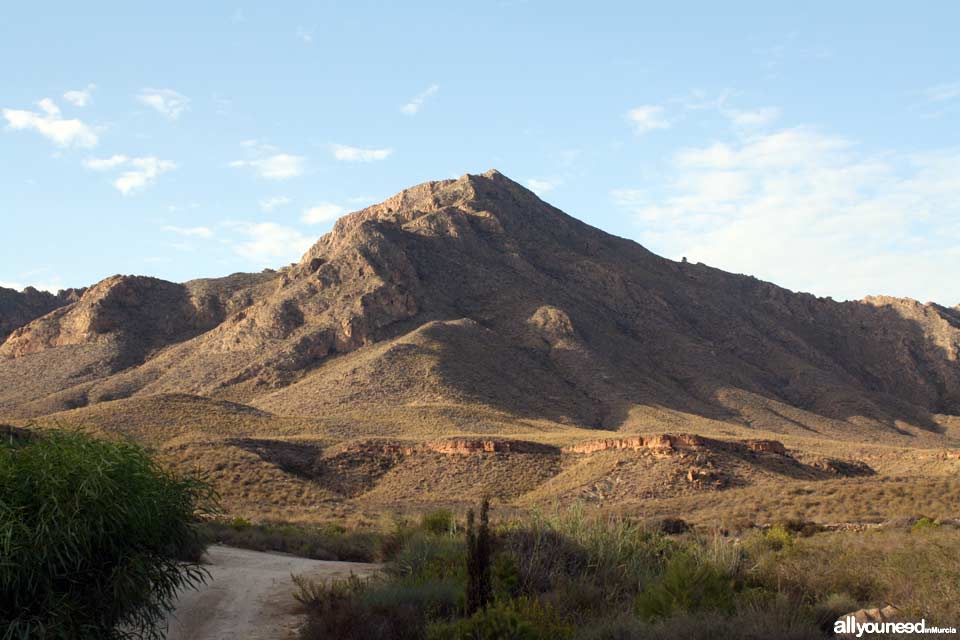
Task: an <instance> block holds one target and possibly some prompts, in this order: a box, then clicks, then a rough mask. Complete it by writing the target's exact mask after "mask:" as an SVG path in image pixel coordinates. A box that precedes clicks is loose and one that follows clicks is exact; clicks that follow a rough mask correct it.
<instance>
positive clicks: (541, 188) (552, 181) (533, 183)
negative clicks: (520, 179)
mask: <svg viewBox="0 0 960 640" xmlns="http://www.w3.org/2000/svg"><path fill="white" fill-rule="evenodd" d="M526 184H527V188H528V189H530V190H531V191H533V192H534V193H536V194H537V195H542V194H544V193H546V192H548V191H552V190H553V189H555V188H557V187H559V186H560V185H561V184H563V180H560V179H559V178H530V179H529V180H527V181H526Z"/></svg>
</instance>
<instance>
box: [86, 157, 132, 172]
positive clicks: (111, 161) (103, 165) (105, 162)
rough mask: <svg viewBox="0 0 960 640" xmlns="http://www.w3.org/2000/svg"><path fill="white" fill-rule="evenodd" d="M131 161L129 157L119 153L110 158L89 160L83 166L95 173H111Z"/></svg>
mask: <svg viewBox="0 0 960 640" xmlns="http://www.w3.org/2000/svg"><path fill="white" fill-rule="evenodd" d="M129 159H130V158H128V157H127V156H125V155H123V154H119V153H117V154H114V155H112V156H110V157H109V158H87V159H86V160H84V161H83V166H85V167H86V168H87V169H92V170H94V171H109V170H110V169H116V168H117V167H119V166H120V165H122V164H126V162H127V160H129Z"/></svg>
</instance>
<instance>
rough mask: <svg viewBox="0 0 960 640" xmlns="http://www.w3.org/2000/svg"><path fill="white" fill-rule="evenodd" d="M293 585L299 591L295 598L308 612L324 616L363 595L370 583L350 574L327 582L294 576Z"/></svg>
mask: <svg viewBox="0 0 960 640" xmlns="http://www.w3.org/2000/svg"><path fill="white" fill-rule="evenodd" d="M291 578H292V579H293V584H294V585H296V587H297V591H296V592H295V593H294V594H293V597H294V598H295V599H296V601H297V602H299V603H300V604H301V605H303V606H304V608H305V609H307V610H308V611H313V612H316V613H319V614H320V615H322V614H323V613H324V612H326V611H328V610H332V609H335V608H336V607H337V606H338V605H339V604H340V603H342V602H343V601H346V600H350V599H352V598H355V597H358V596H360V595H362V594H363V592H364V591H365V590H366V589H367V585H368V581H366V580H363V579H361V578H358V577H357V576H355V575H353V574H350V577H348V578H335V579H332V580H327V581H320V580H311V579H310V578H308V577H306V576H303V575H293V576H291Z"/></svg>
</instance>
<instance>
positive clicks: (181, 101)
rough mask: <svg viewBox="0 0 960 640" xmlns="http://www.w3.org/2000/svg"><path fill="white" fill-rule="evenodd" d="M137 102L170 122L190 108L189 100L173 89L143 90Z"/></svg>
mask: <svg viewBox="0 0 960 640" xmlns="http://www.w3.org/2000/svg"><path fill="white" fill-rule="evenodd" d="M137 100H138V101H139V102H140V103H142V104H145V105H146V106H148V107H150V108H151V109H154V110H156V111H157V112H158V113H160V114H162V115H164V116H165V117H167V118H168V119H170V120H176V119H177V118H179V117H180V114H181V113H183V112H184V111H186V110H187V109H188V108H190V98H188V97H187V96H185V95H183V94H181V93H177V92H176V91H174V90H173V89H143V90H141V91H140V93H139V94H138V95H137Z"/></svg>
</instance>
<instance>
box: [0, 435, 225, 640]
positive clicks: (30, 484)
mask: <svg viewBox="0 0 960 640" xmlns="http://www.w3.org/2000/svg"><path fill="white" fill-rule="evenodd" d="M213 499H214V496H213V493H212V491H211V489H210V488H209V487H208V486H207V485H206V484H205V483H203V482H201V481H199V480H197V479H195V478H190V477H179V476H175V475H173V474H172V473H170V472H169V471H167V470H165V469H163V468H161V467H160V466H158V465H157V464H156V463H155V462H154V461H153V460H152V459H151V458H150V456H149V455H148V454H147V452H146V451H144V450H143V449H141V448H139V447H137V446H134V445H131V444H122V443H113V442H104V441H100V440H94V439H92V438H89V437H86V436H84V435H81V434H78V433H67V432H52V431H45V432H43V433H42V434H34V435H31V436H30V437H10V436H8V437H7V438H6V439H4V441H3V442H0V630H2V638H3V639H4V640H13V639H27V638H64V639H66V638H71V639H81V640H82V639H87V638H89V639H91V640H93V639H98V640H99V639H104V638H106V639H109V638H120V637H130V636H135V637H147V638H161V637H163V634H162V631H163V629H162V628H161V627H162V623H163V621H164V619H165V615H166V613H167V612H168V611H169V610H170V609H171V606H172V603H173V600H174V597H175V594H176V592H177V590H179V589H181V588H184V587H190V586H196V585H198V584H199V583H201V582H202V581H203V579H204V575H205V574H204V571H203V570H202V569H201V567H200V566H199V565H198V564H196V563H195V562H190V561H187V562H183V561H182V559H183V557H184V556H185V555H186V556H193V557H194V558H196V556H197V555H198V548H199V547H200V539H199V535H198V533H197V530H196V528H195V526H194V520H195V518H196V516H197V515H198V513H200V512H205V511H207V510H208V509H209V508H210V507H211V505H212V504H213Z"/></svg>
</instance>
